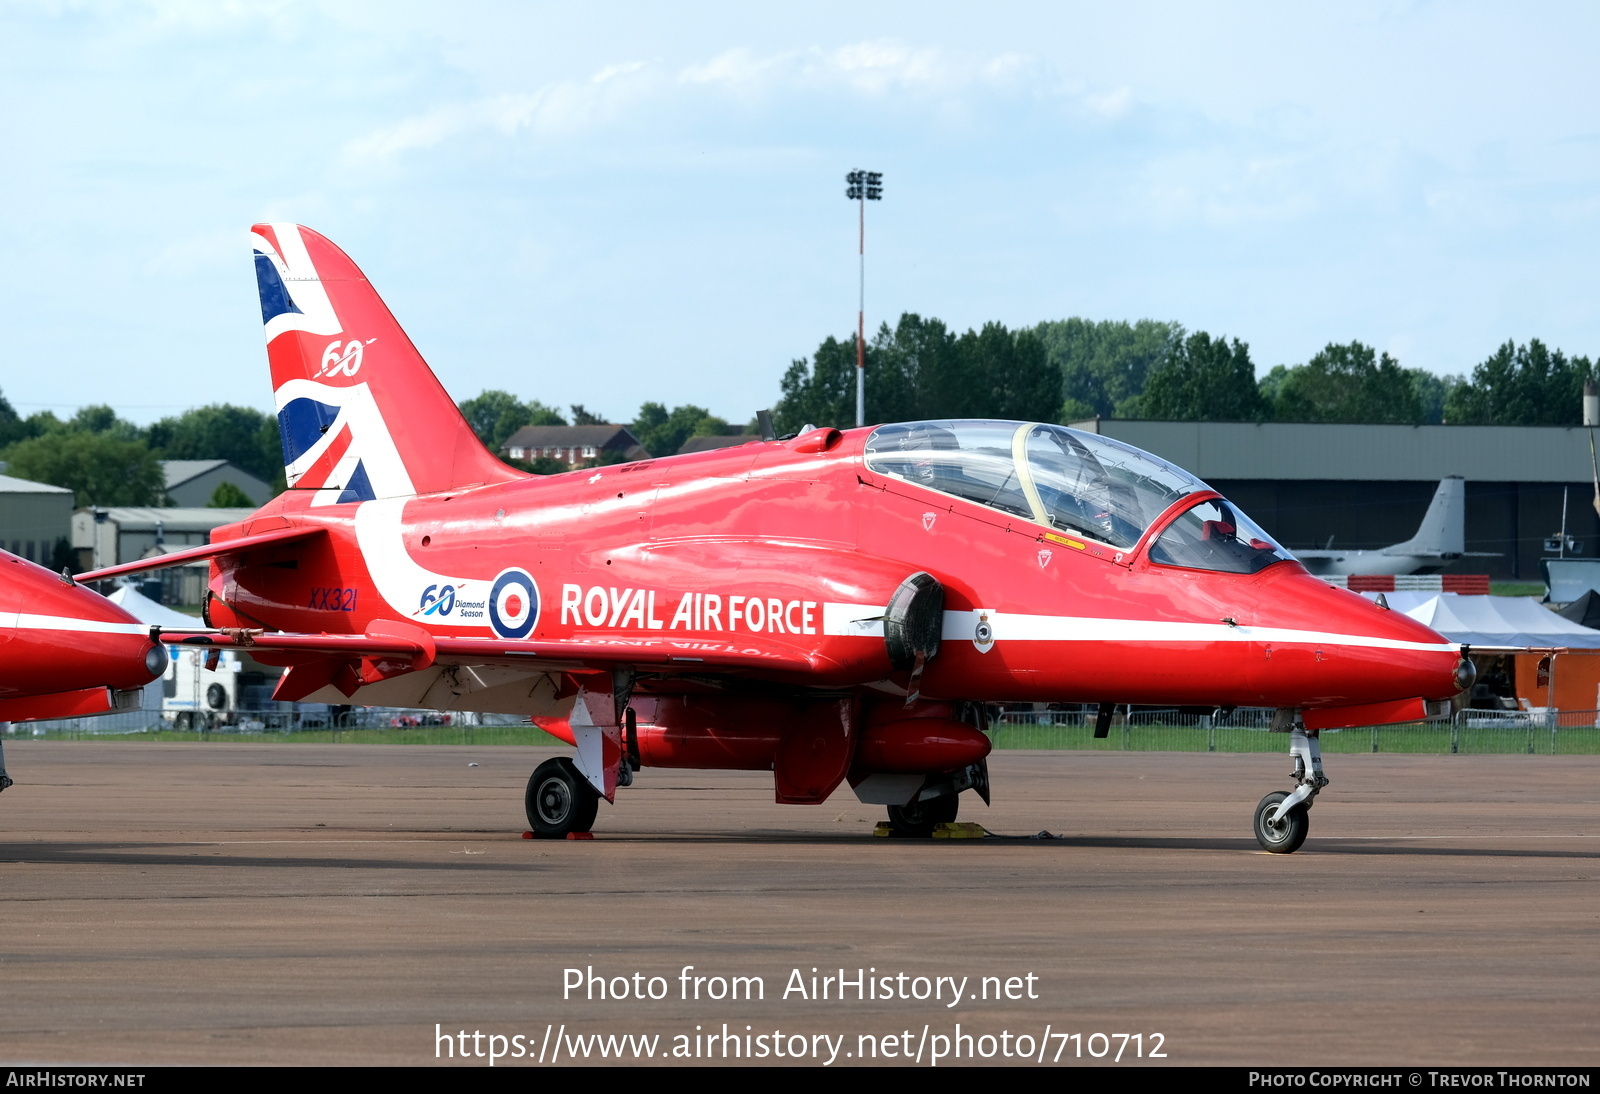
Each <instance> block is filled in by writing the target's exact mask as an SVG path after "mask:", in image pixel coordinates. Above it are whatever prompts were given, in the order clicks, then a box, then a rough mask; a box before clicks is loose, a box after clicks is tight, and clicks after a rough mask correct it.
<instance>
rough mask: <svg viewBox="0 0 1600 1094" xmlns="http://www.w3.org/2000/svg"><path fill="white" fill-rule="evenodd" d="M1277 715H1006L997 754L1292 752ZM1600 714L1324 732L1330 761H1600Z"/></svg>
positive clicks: (1470, 716) (1494, 717) (1502, 714)
mask: <svg viewBox="0 0 1600 1094" xmlns="http://www.w3.org/2000/svg"><path fill="white" fill-rule="evenodd" d="M1273 713H1274V712H1273V711H1272V710H1270V709H1266V708H1241V709H1239V710H1235V711H1234V712H1232V714H1230V715H1228V716H1227V717H1222V716H1219V715H1212V714H1184V713H1182V712H1180V711H1177V710H1134V711H1133V712H1131V713H1127V714H1125V713H1122V712H1120V711H1119V712H1118V713H1117V715H1116V716H1115V717H1114V718H1113V719H1112V722H1111V728H1110V732H1109V733H1108V734H1107V735H1106V736H1105V737H1102V738H1096V737H1095V735H1094V723H1095V712H1094V711H1093V710H1088V711H1082V712H1078V711H1038V712H1034V711H1009V712H1007V713H1005V714H1003V715H1001V716H1000V718H999V719H998V720H997V722H996V724H995V727H994V732H993V739H994V746H995V748H997V749H1019V748H1031V749H1058V750H1059V749H1077V750H1085V751H1104V752H1288V750H1289V742H1288V740H1287V738H1286V736H1285V735H1284V734H1282V733H1273V732H1272V730H1271V726H1272V717H1273ZM1597 723H1600V711H1593V710H1563V711H1554V710H1551V711H1532V712H1528V711H1489V710H1463V711H1460V712H1459V713H1457V714H1456V715H1455V716H1454V717H1452V718H1449V719H1441V720H1438V721H1427V722H1407V723H1402V724H1399V725H1387V726H1366V727H1361V728H1358V729H1325V730H1323V731H1322V732H1321V733H1320V734H1319V737H1320V739H1321V742H1322V751H1323V752H1325V753H1341V752H1342V753H1351V752H1408V753H1433V754H1439V755H1450V754H1515V753H1525V754H1527V755H1547V756H1559V755H1594V754H1597V753H1600V728H1597Z"/></svg>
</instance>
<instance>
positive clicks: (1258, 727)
mask: <svg viewBox="0 0 1600 1094" xmlns="http://www.w3.org/2000/svg"><path fill="white" fill-rule="evenodd" d="M1273 714H1274V711H1272V710H1271V709H1269V708H1240V709H1238V710H1235V711H1233V712H1231V713H1230V714H1229V715H1227V716H1226V717H1223V716H1221V715H1217V714H1198V715H1197V714H1185V713H1183V712H1181V711H1177V710H1137V709H1136V710H1133V711H1132V712H1127V711H1123V710H1119V711H1118V712H1117V714H1116V716H1115V717H1114V718H1113V719H1112V722H1111V727H1110V732H1109V733H1108V734H1107V735H1106V736H1105V737H1102V738H1097V737H1095V735H1094V725H1095V711H1094V710H1093V709H1092V708H1091V709H1089V710H1085V711H1028V710H1023V711H1008V712H1006V713H1004V714H1002V715H1001V716H1000V717H999V718H998V719H997V720H996V721H995V722H994V724H993V726H992V727H991V729H992V733H991V736H992V739H993V741H994V746H995V748H997V749H1050V750H1084V751H1106V752H1287V751H1288V749H1289V742H1288V740H1287V738H1286V736H1285V735H1284V734H1282V733H1273V732H1272V731H1271V726H1272V718H1273ZM12 737H13V738H16V737H36V738H47V739H53V740H104V739H127V740H152V741H153V740H165V741H173V740H178V741H194V742H203V741H217V742H227V741H257V742H303V743H307V744H310V743H387V744H554V743H555V738H552V737H550V736H548V735H547V734H545V733H544V732H543V731H542V730H540V729H537V728H535V727H534V726H531V725H529V724H528V720H527V719H526V718H522V717H518V716H514V715H492V714H473V713H461V712H459V711H456V712H445V713H441V712H439V711H424V710H400V709H385V708H377V707H354V708H352V709H350V710H348V711H327V710H294V709H272V710H256V711H239V712H234V713H232V714H229V715H228V716H226V717H225V718H214V719H212V720H211V721H209V722H205V721H202V722H200V723H198V724H189V725H183V724H178V723H177V722H176V721H175V720H174V719H173V718H172V716H171V715H170V714H169V715H168V716H167V717H166V718H163V717H162V715H161V712H159V711H139V710H134V711H123V712H120V713H116V714H106V715H100V716H97V717H93V718H68V719H61V720H58V721H50V722H32V723H27V724H21V725H17V726H14V727H13V729H12ZM1320 737H1321V741H1322V751H1323V752H1325V753H1341V752H1342V753H1350V752H1389V753H1433V754H1453V753H1454V754H1469V755H1470V754H1519V753H1520V754H1526V755H1546V756H1557V755H1596V754H1600V711H1595V710H1563V711H1555V710H1535V711H1491V710H1463V711H1460V712H1458V713H1457V714H1456V715H1455V716H1454V717H1452V718H1449V719H1442V720H1438V721H1428V722H1411V723H1404V724H1401V725H1387V726H1370V727H1364V728H1360V729H1325V730H1323V731H1322V733H1321V735H1320Z"/></svg>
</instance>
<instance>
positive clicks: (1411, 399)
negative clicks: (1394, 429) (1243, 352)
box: [1261, 342, 1422, 425]
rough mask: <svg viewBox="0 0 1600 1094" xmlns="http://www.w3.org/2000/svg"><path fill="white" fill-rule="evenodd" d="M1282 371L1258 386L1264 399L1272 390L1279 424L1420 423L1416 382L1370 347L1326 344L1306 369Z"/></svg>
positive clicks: (1390, 360) (1280, 367)
mask: <svg viewBox="0 0 1600 1094" xmlns="http://www.w3.org/2000/svg"><path fill="white" fill-rule="evenodd" d="M1280 369H1282V366H1281V365H1280V366H1278V368H1275V369H1273V371H1272V372H1270V373H1268V374H1267V377H1266V381H1265V382H1264V383H1263V384H1262V385H1261V391H1262V397H1263V399H1266V397H1267V396H1266V393H1267V391H1268V390H1271V391H1272V393H1273V394H1272V398H1271V399H1270V402H1271V403H1272V414H1273V417H1274V418H1276V419H1277V420H1278V421H1280V422H1374V423H1391V424H1401V425H1416V424H1418V423H1420V422H1421V421H1422V403H1421V401H1420V400H1419V399H1418V398H1417V388H1416V382H1415V378H1414V377H1413V376H1412V375H1411V374H1410V373H1408V372H1406V370H1404V369H1402V368H1401V367H1400V363H1399V362H1398V361H1396V360H1395V359H1394V358H1393V357H1390V356H1389V355H1388V354H1387V353H1385V354H1383V355H1382V356H1381V357H1379V356H1378V354H1377V351H1375V350H1374V349H1373V348H1372V347H1371V346H1367V345H1363V344H1362V343H1360V342H1351V343H1350V344H1349V345H1337V344H1335V343H1332V342H1330V343H1328V345H1327V346H1326V347H1324V348H1323V350H1322V351H1321V352H1320V353H1318V354H1317V355H1316V356H1315V357H1313V358H1311V360H1309V361H1307V362H1306V363H1305V364H1303V365H1296V366H1294V367H1293V368H1290V369H1287V370H1284V371H1282V372H1280V371H1279V370H1280Z"/></svg>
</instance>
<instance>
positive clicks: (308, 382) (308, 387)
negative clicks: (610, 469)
mask: <svg viewBox="0 0 1600 1094" xmlns="http://www.w3.org/2000/svg"><path fill="white" fill-rule="evenodd" d="M250 241H251V243H252V245H253V246H254V248H255V264H256V283H257V286H258V287H259V289H260V291H261V321H262V323H263V324H265V326H266V336H267V360H268V362H269V364H270V365H271V367H272V390H273V393H274V396H275V398H276V402H277V408H278V429H279V432H280V433H281V435H282V437H283V460H284V474H285V476H286V477H287V479H288V482H289V487H290V489H291V490H293V491H297V492H298V491H304V493H301V494H300V495H299V496H300V497H303V498H306V499H308V501H307V502H306V504H308V505H311V506H322V505H339V504H344V503H347V502H363V501H374V500H376V499H378V498H396V497H406V496H409V495H412V494H430V493H435V492H437V491H441V490H455V489H460V488H462V487H465V486H471V485H476V484H479V483H487V482H504V481H507V480H509V479H513V478H517V477H519V473H518V472H516V471H513V470H512V469H511V468H509V467H507V466H506V465H505V464H503V463H501V462H500V461H499V460H498V459H496V458H495V457H494V455H493V454H491V453H490V452H489V450H488V449H486V448H484V446H483V445H482V443H480V442H479V440H478V438H477V435H476V434H474V433H473V432H472V428H471V427H470V426H469V425H467V423H466V420H465V419H463V418H462V416H461V412H460V410H459V409H457V407H456V404H455V402H454V401H453V400H452V399H451V398H450V396H449V395H448V394H447V393H446V392H445V390H444V388H443V387H442V386H441V385H440V383H439V381H438V380H437V379H436V378H435V377H434V375H433V370H432V369H430V368H429V367H428V363H427V362H426V361H424V360H423V359H422V355H421V354H420V353H418V352H417V348H416V347H415V346H413V345H412V344H411V340H410V339H409V338H407V337H406V334H405V331H403V330H401V329H400V324H399V323H397V322H396V321H395V318H394V316H393V315H391V314H390V312H389V309H388V308H387V307H386V306H385V305H384V303H383V300H382V299H381V298H380V297H379V296H378V294H377V292H376V291H374V289H373V288H372V285H371V284H370V283H369V282H368V281H367V279H366V276H365V275H364V274H362V272H361V270H360V269H359V268H357V266H356V264H355V263H354V262H352V261H350V258H349V256H347V255H346V254H345V253H344V252H343V251H341V250H340V249H339V248H338V247H335V246H334V245H333V244H332V243H330V242H329V241H328V240H326V239H324V238H323V237H322V236H320V235H318V234H317V233H316V232H313V231H311V230H310V229H309V228H303V227H300V226H299V225H296V224H257V225H255V227H253V228H252V229H251V235H250Z"/></svg>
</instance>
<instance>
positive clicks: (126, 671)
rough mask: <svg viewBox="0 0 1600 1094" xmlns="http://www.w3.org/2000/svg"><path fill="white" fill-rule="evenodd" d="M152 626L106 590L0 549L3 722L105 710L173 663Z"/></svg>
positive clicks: (0, 696) (0, 698) (0, 703)
mask: <svg viewBox="0 0 1600 1094" xmlns="http://www.w3.org/2000/svg"><path fill="white" fill-rule="evenodd" d="M149 631H150V628H149V627H148V626H146V625H144V624H142V623H140V622H139V621H138V620H137V619H135V618H134V617H133V616H131V615H129V614H128V613H127V612H125V611H123V610H122V609H121V608H119V607H117V606H116V605H115V604H113V603H111V601H109V600H107V599H106V598H105V597H103V596H101V595H100V594H99V593H96V592H93V591H92V590H89V589H85V588H83V587H81V586H79V585H77V584H75V583H73V582H71V581H69V580H66V579H64V578H63V577H62V576H61V575H60V574H55V573H51V572H50V571H49V570H47V569H45V568H44V567H42V566H37V565H35V564H34V563H32V562H29V561H27V560H26V559H22V558H18V557H17V556H15V555H12V554H7V553H5V552H3V551H0V720H4V721H26V720H30V719H34V718H50V717H68V716H72V715H79V714H98V713H103V712H105V711H107V710H110V709H112V706H113V702H112V699H111V696H110V695H109V692H108V689H109V691H128V690H132V689H135V688H142V687H143V686H144V685H145V684H147V683H149V682H150V681H151V680H153V679H155V678H156V677H157V676H159V675H160V674H161V672H162V671H163V670H164V669H165V668H166V651H165V650H164V649H163V648H162V647H161V646H160V645H159V644H157V643H156V642H153V641H151V639H150V634H149Z"/></svg>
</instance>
